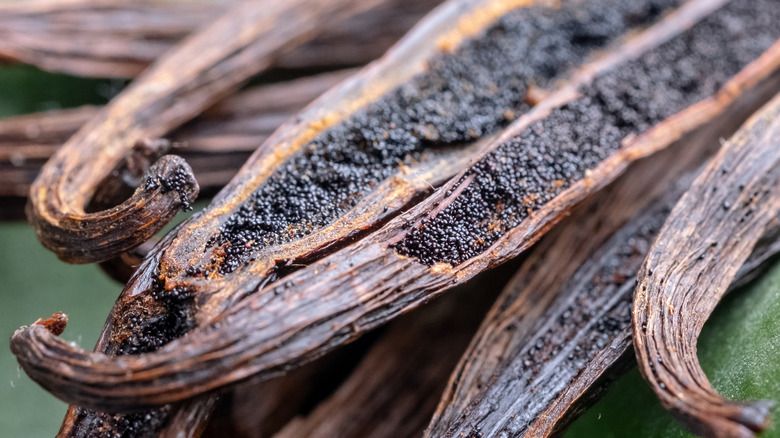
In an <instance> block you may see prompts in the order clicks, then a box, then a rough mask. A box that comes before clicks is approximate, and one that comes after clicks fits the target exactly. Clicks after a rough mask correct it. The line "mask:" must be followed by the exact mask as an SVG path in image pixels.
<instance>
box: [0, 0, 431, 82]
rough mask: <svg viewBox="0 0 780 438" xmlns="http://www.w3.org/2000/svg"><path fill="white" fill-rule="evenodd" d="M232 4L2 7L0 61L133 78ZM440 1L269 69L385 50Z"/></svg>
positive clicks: (291, 55) (342, 26) (387, 16)
mask: <svg viewBox="0 0 780 438" xmlns="http://www.w3.org/2000/svg"><path fill="white" fill-rule="evenodd" d="M235 3H236V1H235V0H231V1H217V2H204V1H177V2H171V1H165V0H37V1H24V2H13V3H9V4H0V60H4V61H19V62H24V63H27V64H32V65H35V66H37V67H40V68H42V69H45V70H49V71H56V72H63V73H68V74H72V75H77V76H89V77H110V78H118V77H122V78H133V77H136V76H138V75H140V74H141V73H142V72H143V71H144V70H145V69H146V68H147V67H148V66H149V65H150V64H151V63H152V62H154V61H155V60H156V59H157V58H159V57H160V56H162V55H163V54H165V52H167V51H168V50H170V49H171V48H172V47H173V46H175V45H176V44H178V43H179V42H180V41H181V40H183V39H184V38H185V37H186V36H187V35H189V34H190V33H192V32H194V31H197V30H198V29H199V28H201V27H204V26H206V25H208V24H210V23H211V22H212V21H213V20H214V19H215V18H216V17H219V16H220V15H221V14H222V13H224V12H225V11H227V10H228V9H229V7H230V6H232V5H233V4H235ZM438 3H440V1H439V0H390V1H388V2H386V3H385V4H384V5H382V6H381V7H378V8H374V9H372V10H369V11H365V12H363V13H360V14H357V15H356V16H355V17H354V18H353V19H350V20H348V21H346V22H343V23H339V24H338V25H336V24H334V23H325V25H326V28H325V29H323V31H322V34H321V35H319V36H318V37H317V38H315V39H313V40H312V41H310V42H307V43H304V44H303V45H301V46H300V47H297V48H295V49H293V50H291V51H288V52H284V53H281V54H279V56H278V57H276V58H275V59H274V60H273V61H272V62H273V66H272V68H281V69H300V70H312V69H324V68H328V69H333V68H340V67H345V66H359V65H363V64H366V63H368V62H370V61H372V60H374V59H376V58H378V57H379V56H381V55H382V53H384V51H385V50H387V48H388V47H390V46H391V45H392V44H393V43H394V42H395V41H396V40H397V39H398V38H400V37H401V36H402V35H403V34H404V33H405V32H406V31H407V30H409V29H410V28H411V27H412V26H413V25H414V23H416V22H417V20H419V19H420V18H421V17H422V16H423V15H425V13H427V12H428V11H429V10H431V9H432V8H433V7H434V6H436V5H437V4H438Z"/></svg>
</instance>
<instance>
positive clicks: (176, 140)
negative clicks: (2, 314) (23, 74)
mask: <svg viewBox="0 0 780 438" xmlns="http://www.w3.org/2000/svg"><path fill="white" fill-rule="evenodd" d="M351 73H353V71H352V70H343V71H335V72H330V73H322V74H318V75H312V76H308V77H304V78H301V79H294V80H291V81H285V82H278V83H272V84H269V85H261V86H256V87H252V88H249V89H246V90H243V91H241V92H238V93H236V94H235V95H233V96H230V97H227V98H226V99H225V100H224V101H222V102H220V103H218V104H216V105H215V106H213V107H211V108H209V109H207V110H206V111H204V113H203V114H201V115H199V116H198V117H196V118H195V119H193V120H192V121H190V122H188V123H186V124H184V125H183V126H182V127H180V128H177V129H175V130H174V131H172V132H169V133H167V134H165V138H166V139H167V140H168V141H169V142H170V148H171V150H172V151H175V152H176V153H178V154H180V155H181V156H182V157H183V158H184V159H185V160H186V161H187V163H189V164H190V165H191V167H192V170H193V173H194V174H195V177H196V179H197V181H198V184H199V186H200V189H201V191H205V192H207V193H210V194H214V193H216V192H217V191H218V190H219V189H221V188H222V187H223V186H224V185H225V184H226V183H227V182H228V181H230V178H232V177H233V175H234V174H235V173H236V172H237V171H238V169H239V168H240V167H241V165H242V164H243V163H244V162H245V161H246V160H247V158H249V155H251V153H252V152H254V150H255V149H256V148H257V145H259V144H261V143H262V142H263V141H265V140H266V139H267V138H268V137H269V136H270V135H271V134H272V133H273V131H274V130H276V128H278V127H279V126H280V125H281V124H282V123H284V121H286V120H287V119H289V118H290V117H292V116H293V115H294V114H295V113H296V112H298V111H299V110H301V109H302V108H304V107H305V106H306V105H307V104H308V103H310V102H311V101H312V100H314V99H315V98H316V97H318V96H319V95H320V94H322V93H323V92H325V91H326V90H328V89H329V88H331V87H333V86H335V85H336V84H338V83H339V82H341V81H343V80H344V79H346V78H347V77H349V75H350V74H351ZM100 111H101V109H100V108H99V107H95V106H84V107H79V108H74V109H66V110H59V111H46V112H42V113H36V114H29V115H23V116H17V117H10V118H7V119H3V120H0V196H15V197H26V196H27V195H28V194H29V191H30V186H31V185H32V183H33V181H34V179H35V177H36V176H37V175H38V173H39V172H40V169H41V167H42V166H43V164H44V163H45V162H46V160H48V159H49V158H50V157H51V156H52V155H53V154H54V153H55V152H56V151H57V148H59V147H60V146H61V145H62V144H63V143H65V142H66V141H67V140H68V138H70V137H71V136H72V135H73V134H75V133H76V132H77V131H78V130H79V128H81V127H82V126H84V125H85V124H86V123H87V122H88V121H89V120H90V119H92V118H94V117H95V116H96V115H97V114H98V113H99V112H100ZM128 164H129V163H120V165H119V166H118V167H119V169H117V173H119V174H120V175H119V176H118V177H117V176H116V175H111V176H109V180H110V181H111V182H112V183H113V182H114V180H115V181H116V183H119V184H123V185H124V190H122V191H120V193H119V195H120V197H119V198H118V199H117V194H116V193H107V194H106V195H107V196H106V197H109V196H108V195H111V196H110V199H105V200H102V202H101V203H103V204H108V205H111V203H117V202H121V201H122V198H121V195H122V194H124V195H125V196H128V195H129V194H131V193H132V190H133V189H135V187H137V186H138V185H141V184H142V183H143V176H144V170H145V168H144V167H141V166H128ZM128 191H129V193H125V192H128ZM95 196H97V197H100V196H101V193H100V191H99V192H98V194H96V195H95ZM94 201H95V199H94V197H93V200H92V202H94Z"/></svg>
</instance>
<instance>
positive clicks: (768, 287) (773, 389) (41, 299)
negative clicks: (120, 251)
mask: <svg viewBox="0 0 780 438" xmlns="http://www.w3.org/2000/svg"><path fill="white" fill-rule="evenodd" d="M121 85H122V82H118V81H109V80H85V79H78V78H72V77H68V76H64V75H53V74H48V73H44V72H41V71H38V70H36V69H33V68H30V67H2V68H0V118H2V117H7V116H10V115H15V114H24V113H29V112H34V111H42V110H46V109H55V108H64V107H72V106H77V105H81V104H88V103H89V104H100V103H104V102H105V101H106V100H107V99H108V98H110V97H111V95H113V94H115V93H116V92H117V90H118V89H119V88H120V87H121ZM120 291H121V285H119V284H118V283H116V282H113V281H111V280H109V279H108V278H107V277H105V276H104V275H103V273H102V272H101V271H100V270H99V269H98V268H97V267H96V266H72V265H66V264H64V263H62V262H60V261H59V260H57V258H56V257H55V256H54V255H53V254H52V253H50V252H48V251H46V250H45V249H43V248H42V247H41V245H40V244H39V243H38V242H37V240H36V238H35V234H34V233H33V231H32V229H31V228H30V227H29V226H28V225H27V224H25V223H21V222H16V223H8V222H5V223H2V222H0V332H2V334H3V337H2V342H0V437H46V436H53V435H54V434H55V433H56V431H57V430H58V428H59V424H60V421H61V420H62V416H63V414H64V412H65V404H64V403H62V402H60V401H58V400H57V399H55V398H54V397H52V396H50V395H48V394H47V393H46V392H44V391H43V390H41V389H40V388H39V387H38V386H37V385H36V384H34V383H33V382H31V381H30V380H29V379H28V378H27V377H26V376H25V375H24V373H21V372H20V371H19V368H18V366H17V364H16V361H15V360H14V358H13V356H12V355H11V353H10V351H9V348H8V338H9V337H10V336H11V334H12V333H13V331H14V330H15V329H17V328H19V326H21V325H24V324H30V323H32V322H33V321H35V320H36V319H37V318H39V317H46V316H49V315H51V314H52V313H54V312H57V311H63V312H65V313H67V314H68V315H69V317H70V321H69V323H68V328H67V329H66V331H65V333H64V334H63V336H64V338H65V339H67V340H69V341H74V342H76V343H78V344H79V345H81V346H82V347H84V348H87V349H91V348H92V346H93V345H94V343H95V342H96V341H97V336H98V333H99V332H100V330H101V328H102V326H103V323H104V321H105V318H106V316H107V315H108V311H109V309H110V308H111V305H112V304H113V302H114V300H115V299H116V297H117V296H118V294H119V292H120ZM778 315H780V263H778V264H776V265H775V266H774V267H773V268H772V269H770V270H769V272H768V273H767V274H765V275H764V276H763V277H762V278H760V279H759V280H757V281H755V282H754V283H753V284H751V285H750V286H748V287H746V288H744V289H742V290H740V291H737V292H735V293H733V294H731V295H730V296H729V297H727V298H726V299H725V300H724V302H723V303H721V305H720V306H719V307H718V309H717V311H716V313H715V315H713V317H712V319H711V320H710V322H708V323H707V326H706V327H705V331H704V333H703V335H702V338H701V340H700V343H699V350H700V359H701V361H702V365H703V367H704V370H705V371H706V372H707V375H708V376H709V377H710V379H711V380H712V381H713V383H714V385H715V387H716V388H717V389H718V390H719V391H721V393H722V394H724V395H726V396H727V397H731V398H736V399H758V398H769V399H775V400H780V318H778ZM775 411H777V410H775ZM774 414H775V416H777V412H774ZM681 436H689V435H687V434H686V433H685V432H683V431H682V429H680V427H679V426H678V425H677V424H676V423H675V422H674V421H673V420H672V419H671V417H670V416H669V415H668V414H667V413H666V412H665V411H664V410H663V409H662V408H661V406H660V405H659V404H658V402H657V401H656V400H655V398H654V396H653V394H652V392H651V391H650V390H649V388H648V387H647V385H646V384H645V383H644V382H643V381H642V379H641V377H640V376H639V373H638V372H637V371H636V370H635V369H634V370H633V371H631V372H630V373H628V374H627V375H626V376H624V377H623V378H622V379H620V380H619V381H618V382H617V383H616V384H615V385H614V386H613V387H612V388H611V389H610V391H609V392H608V393H607V395H606V396H605V398H604V399H603V400H601V401H600V402H599V403H598V404H597V405H596V406H594V407H593V408H592V409H591V410H590V411H588V413H586V415H584V416H583V417H582V418H581V419H580V420H578V421H577V422H576V423H575V424H574V425H573V426H572V428H571V429H570V430H569V432H568V433H567V437H681ZM764 436H766V437H780V432H778V429H776V428H773V429H771V430H770V431H768V432H767V433H765V434H764Z"/></svg>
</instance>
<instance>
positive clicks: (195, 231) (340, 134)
mask: <svg viewBox="0 0 780 438" xmlns="http://www.w3.org/2000/svg"><path fill="white" fill-rule="evenodd" d="M605 2H606V3H605ZM677 3H678V1H676V0H637V1H635V2H630V3H626V2H623V1H617V0H589V1H588V2H587V3H584V4H583V3H580V2H572V3H566V7H565V8H559V7H558V6H557V5H550V4H548V3H547V2H539V3H533V4H527V3H526V2H525V1H518V2H504V1H496V0H482V1H474V0H459V1H453V2H450V3H447V4H445V5H443V6H442V7H441V8H439V9H438V10H437V11H436V12H434V13H433V14H432V15H431V16H429V17H428V18H427V19H425V20H424V21H423V22H421V23H420V25H419V26H418V27H417V28H416V29H415V30H414V31H412V32H411V33H410V34H409V35H408V36H407V37H406V38H404V40H402V41H401V42H400V43H399V44H398V45H397V46H396V47H395V48H394V49H392V50H391V51H390V52H388V54H387V55H386V56H385V57H384V58H383V59H382V60H380V61H378V62H377V63H375V64H373V65H371V66H369V67H367V68H366V69H364V70H363V71H362V72H361V73H359V74H358V75H356V76H355V77H353V78H352V79H350V80H348V81H346V82H345V83H343V84H342V85H340V86H339V87H337V88H335V89H333V90H332V91H330V92H328V93H326V94H325V95H324V96H323V97H322V98H320V99H319V100H318V101H317V102H315V103H313V104H312V105H310V106H309V107H308V108H307V109H306V110H305V111H304V112H303V113H301V114H300V115H299V116H298V117H297V118H296V119H294V120H291V121H290V122H289V123H287V124H286V125H285V126H283V127H281V128H280V129H279V130H278V131H277V132H276V133H275V134H274V135H273V136H272V137H271V138H270V139H269V140H268V141H267V142H266V144H265V145H264V146H262V147H261V148H260V149H259V150H258V151H257V152H256V153H255V155H254V156H253V157H252V158H251V159H250V160H249V162H248V163H247V164H246V165H245V166H244V168H243V169H242V170H241V172H240V173H239V174H238V175H237V177H236V178H235V179H234V180H233V182H232V183H231V184H230V185H228V186H227V187H226V188H225V189H224V190H223V191H222V192H221V193H220V194H219V195H218V196H217V197H216V199H215V201H214V203H213V204H212V205H211V206H210V207H209V208H208V209H207V210H206V211H204V212H203V214H201V215H199V216H196V217H195V218H193V219H192V220H190V221H188V222H187V223H185V224H184V225H182V226H181V227H180V228H179V229H178V230H177V232H175V233H173V234H172V235H171V236H169V239H168V240H167V241H165V242H163V243H161V244H160V245H159V246H158V247H157V248H158V249H157V250H156V251H155V252H153V253H152V254H151V255H150V256H149V257H148V258H147V260H146V262H145V263H144V264H143V265H142V266H141V268H139V272H138V274H137V275H136V276H135V277H134V279H132V280H131V282H130V284H129V285H128V287H127V288H126V289H125V291H124V292H123V295H122V296H121V297H120V299H119V301H118V302H117V305H116V306H115V308H114V309H113V310H112V314H111V315H110V317H109V321H108V323H107V325H106V329H105V330H104V332H103V335H102V337H101V340H100V342H99V344H98V347H97V350H98V351H101V352H103V353H107V354H119V355H126V354H138V353H144V352H149V351H154V350H156V349H158V348H160V347H161V346H163V345H164V344H165V343H167V342H169V341H171V340H172V339H175V338H177V337H179V336H182V335H183V334H185V333H187V332H189V331H190V330H192V329H193V328H195V327H196V326H198V325H202V324H206V323H207V322H208V321H211V320H212V319H213V318H215V317H216V316H217V315H219V314H220V313H221V312H223V311H225V309H228V308H230V307H231V306H233V305H235V304H236V303H238V302H240V301H241V300H243V299H244V298H245V297H246V296H247V295H250V294H256V295H257V294H258V291H259V289H261V288H263V287H264V286H267V285H268V284H270V283H273V282H275V281H277V280H278V279H279V278H280V277H283V276H285V275H287V274H289V273H290V272H292V271H295V270H297V269H300V268H301V267H303V266H306V265H308V264H311V263H314V262H315V261H317V260H319V259H321V258H323V257H325V256H327V255H328V254H331V253H333V252H335V251H337V250H339V249H340V248H342V247H344V246H347V245H349V244H351V243H352V242H354V241H356V240H359V239H361V238H362V237H363V236H366V235H368V234H370V233H371V232H372V231H373V230H375V229H377V228H379V227H381V226H382V225H383V224H385V223H386V222H387V221H388V220H390V219H392V218H393V217H394V216H396V215H398V214H399V213H400V212H401V211H403V210H404V209H406V208H408V207H409V206H410V205H413V204H415V203H416V202H418V200H419V199H420V198H421V197H423V196H425V195H426V194H427V193H429V192H430V191H431V190H432V189H433V188H434V186H436V185H438V184H440V183H442V182H443V181H445V180H446V179H447V178H448V177H450V176H451V175H453V174H455V173H457V172H458V171H460V170H461V169H463V168H465V167H466V166H467V165H468V163H469V161H470V160H472V159H474V158H475V157H477V156H478V150H479V148H480V147H481V146H482V145H483V144H484V143H487V142H488V140H489V139H490V138H491V136H493V135H495V134H496V133H497V132H498V131H499V130H500V129H501V128H502V127H504V126H506V125H508V124H509V123H511V121H512V120H514V119H515V118H517V117H518V115H519V114H522V113H523V112H525V111H527V110H528V109H529V108H530V107H531V106H532V105H534V104H535V103H537V102H538V101H539V99H540V98H543V96H544V95H545V93H539V92H538V90H539V89H538V88H534V87H533V86H532V84H537V85H547V86H549V87H551V88H555V87H556V82H555V81H556V80H557V79H560V80H564V81H565V80H567V79H569V78H570V77H571V74H572V71H573V69H575V68H576V67H578V66H579V65H581V64H582V63H583V62H585V61H586V60H587V59H588V58H589V57H590V56H591V55H592V54H593V53H594V51H596V50H598V49H601V48H603V47H606V46H609V45H611V44H614V43H617V42H618V41H619V40H620V39H621V38H622V37H623V36H624V35H625V34H626V33H627V32H629V31H631V30H634V29H641V28H643V27H644V26H646V25H648V24H650V23H652V22H654V21H655V20H656V19H657V18H658V16H659V15H660V14H661V13H663V12H664V11H666V10H669V9H671V8H673V7H674V6H676V5H677ZM605 4H606V5H608V6H610V8H607V9H609V10H610V11H611V12H610V14H611V17H612V19H611V21H610V22H609V26H607V27H606V28H604V27H603V26H602V24H603V16H602V12H603V11H604V10H605ZM583 5H584V6H587V9H583V8H582V6H583ZM612 6H614V7H612ZM585 12H586V13H585ZM529 18H530V19H533V20H536V21H538V22H539V23H540V24H541V26H540V27H535V26H531V27H530V28H528V27H525V24H526V23H527V21H526V20H527V19H529ZM560 23H570V25H568V26H560V25H559V24H560ZM484 29H487V31H485V32H481V30H484ZM491 29H492V30H491ZM605 29H607V30H608V33H607V34H606V35H605V34H604V30H605ZM591 34H593V35H592V36H594V38H590V37H589V35H591ZM542 36H544V38H541V37H542ZM548 38H552V39H548ZM537 44H541V46H537ZM549 44H552V45H553V46H556V47H559V48H560V49H561V53H562V56H560V57H556V58H549V57H547V56H546V55H545V56H540V57H537V58H536V59H535V61H534V62H533V63H528V62H525V63H520V62H517V60H518V59H522V60H524V61H527V58H528V56H529V55H530V54H533V53H539V54H541V53H542V52H543V51H544V49H545V48H546V47H549ZM487 49H489V50H487ZM488 54H489V55H490V56H489V58H490V59H491V62H490V63H489V64H485V63H483V62H482V61H483V60H482V59H480V56H486V55H488ZM455 73H457V74H455ZM453 74H455V77H453ZM497 84H498V85H501V86H496V85H497ZM504 85H506V87H505V86H504ZM453 89H457V90H458V92H457V93H453V92H452V90H453ZM534 90H536V91H534ZM453 96H458V99H453ZM540 96H542V97H540ZM474 103H479V104H480V105H481V106H475V105H474ZM399 107H400V108H401V109H402V110H400V111H397V109H398V108H399ZM403 114H406V115H410V114H411V115H412V116H413V117H412V120H404V119H403V118H402V119H400V120H399V123H396V122H395V121H394V120H398V119H397V118H398V117H402V115H403ZM475 114H481V115H480V116H478V117H475ZM415 118H416V119H415ZM401 122H402V123H401ZM366 124H368V125H369V126H366ZM394 124H395V126H393V125H394ZM385 138H387V140H383V139H385ZM410 145H412V146H414V149H412V150H406V149H404V148H405V147H408V146H410ZM475 154H476V155H475ZM331 189H332V190H331ZM291 192H292V193H291ZM342 195H344V197H342ZM311 196H315V198H314V200H316V201H317V202H311V201H312V199H311V198H310V197H311ZM266 205H268V206H269V207H271V208H265V206H266ZM312 207H316V208H314V210H313V211H312ZM301 210H302V211H303V213H301ZM290 212H292V213H290ZM269 215H270V217H269ZM274 215H276V216H274ZM242 224H243V225H242ZM244 225H246V226H247V228H246V230H247V231H249V232H247V233H244V232H243V231H242V230H243V228H242V227H243V226H244ZM174 235H175V236H174ZM204 249H205V251H204ZM263 294H264V292H263ZM258 299H259V295H258ZM318 356H319V355H318ZM286 369H288V367H283V368H282V369H281V370H286ZM281 370H276V371H274V373H273V374H274V375H276V374H278V372H280V371H281ZM266 377H267V376H266ZM101 407H105V408H107V409H113V408H111V407H109V406H108V405H101ZM144 415H151V418H152V419H153V420H151V421H147V422H146V423H147V424H149V428H150V429H152V430H157V429H155V428H157V427H159V425H160V424H162V423H163V421H164V420H162V419H165V418H170V416H171V415H175V416H176V418H180V417H179V416H183V417H184V418H187V417H189V414H188V413H186V412H183V411H182V410H177V411H176V412H175V413H174V412H172V411H171V408H170V407H163V408H161V409H155V410H150V411H145V413H142V414H138V413H136V414H131V415H109V414H106V413H102V412H97V411H92V410H89V409H84V408H75V407H74V408H71V409H70V410H69V414H68V417H67V420H66V424H65V426H64V429H63V432H62V433H63V435H66V434H83V433H88V431H89V430H94V429H96V428H100V429H102V430H114V428H120V429H123V428H126V427H128V425H131V426H133V427H135V426H134V425H136V424H137V421H138V420H137V419H138V418H144Z"/></svg>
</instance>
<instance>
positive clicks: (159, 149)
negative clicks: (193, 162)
mask: <svg viewBox="0 0 780 438" xmlns="http://www.w3.org/2000/svg"><path fill="white" fill-rule="evenodd" d="M381 1H382V0H371V1H368V2H366V1H362V2H357V1H354V0H328V1H312V0H293V1H287V2H255V1H247V2H243V3H239V4H236V5H235V6H233V7H232V8H230V9H229V10H228V12H226V13H225V14H224V15H223V16H222V17H220V18H219V19H218V20H216V21H215V22H214V23H213V24H212V25H210V26H208V27H207V28H205V29H204V30H202V31H200V32H198V33H197V34H195V35H193V36H191V37H189V38H188V39H187V40H186V41H185V42H183V43H182V45H181V46H180V47H177V48H176V49H175V50H173V51H172V52H170V53H168V54H166V55H165V56H164V57H163V58H161V59H160V60H159V61H158V62H157V63H155V64H154V65H153V66H152V67H150V69H149V70H147V71H146V72H145V73H144V75H142V76H141V77H139V78H138V79H137V80H136V81H135V82H134V83H133V84H132V85H131V86H130V87H128V88H127V89H125V90H124V91H123V92H122V93H120V95H119V96H117V97H116V98H115V99H114V100H113V101H112V102H111V103H110V104H109V105H108V106H107V107H106V108H104V109H103V110H102V111H101V112H100V113H99V114H98V115H97V116H96V117H95V118H93V119H91V120H90V122H89V123H87V125H85V126H84V127H82V128H81V129H80V130H79V131H78V132H77V133H76V134H75V135H74V136H73V137H71V138H70V140H69V141H68V142H67V143H65V145H63V146H62V147H61V148H60V149H58V151H57V153H56V154H55V155H54V156H53V157H52V159H51V160H50V161H49V162H48V163H47V164H46V165H45V166H44V167H43V170H42V171H41V174H40V175H39V176H38V178H37V179H36V180H35V182H34V183H33V186H32V188H31V189H30V202H29V203H28V219H29V220H30V222H31V224H32V225H33V226H34V227H35V229H36V232H37V235H38V238H39V240H40V241H41V243H43V245H44V246H46V247H47V248H48V249H50V250H52V251H53V252H55V254H57V256H58V257H60V258H61V259H63V260H65V261H68V262H71V263H89V262H96V261H102V260H107V259H109V258H112V257H113V256H116V255H118V254H120V253H122V252H124V251H127V250H129V249H131V248H133V247H135V246H137V245H139V244H140V243H143V242H144V241H146V240H147V239H148V238H149V237H151V236H153V235H154V234H155V233H157V232H158V231H159V230H160V229H162V227H163V226H164V225H165V224H166V223H167V222H168V221H170V219H171V218H172V217H173V216H174V215H175V214H176V213H177V212H178V210H179V209H181V208H186V207H188V206H189V203H190V202H191V201H192V200H193V199H194V197H195V196H196V195H197V191H198V186H197V183H196V181H195V179H194V176H193V174H192V170H191V169H190V167H189V165H187V164H186V163H185V162H184V160H183V159H181V158H180V157H177V156H174V155H169V156H163V157H162V158H160V160H159V161H158V162H157V163H155V164H154V165H153V166H152V167H151V168H150V169H149V171H148V173H147V176H146V178H145V182H144V184H143V185H142V186H141V187H139V188H138V189H136V191H135V192H134V193H133V195H132V196H131V197H130V198H129V199H128V200H126V201H125V202H123V203H122V204H120V205H118V206H115V207H113V208H110V209H106V210H102V211H98V212H86V211H85V208H86V207H87V204H89V202H90V199H91V197H92V195H93V194H94V192H95V190H96V189H97V187H99V185H100V184H101V183H102V181H103V180H104V179H105V178H106V177H108V176H109V175H110V172H111V171H112V170H114V169H115V168H116V167H117V165H118V164H119V163H120V161H121V160H123V159H128V155H131V154H133V153H134V151H136V150H141V155H149V156H158V155H162V154H163V153H164V151H165V147H164V144H162V143H160V142H157V141H150V139H155V138H158V137H159V136H161V135H164V134H165V133H166V132H168V131H170V130H171V129H173V128H175V127H177V126H179V125H181V124H182V123H183V122H185V121H187V120H189V119H191V118H193V117H194V116H196V115H197V114H198V113H200V112H201V111H202V110H203V109H205V108H206V107H208V106H209V105H211V104H213V103H214V102H215V101H218V100H219V99H220V98H221V97H224V96H225V95H226V94H228V93H229V92H231V91H233V90H234V89H235V88H236V87H238V86H239V85H240V84H241V83H242V82H243V81H244V80H246V79H247V78H249V77H250V76H252V75H254V74H256V73H258V72H259V71H262V70H263V69H265V68H267V67H268V66H269V65H270V63H271V60H272V59H273V58H274V57H275V56H276V55H277V54H279V53H281V52H282V51H284V50H287V49H289V48H291V47H294V46H296V45H299V44H300V43H301V42H303V41H305V40H307V39H310V38H311V37H313V36H314V35H315V34H316V33H317V32H318V31H319V30H321V28H322V27H323V24H322V23H324V22H327V21H331V20H333V21H336V20H339V19H344V18H346V17H349V16H350V15H353V14H355V13H357V12H360V11H363V10H366V9H368V8H370V7H372V6H374V5H376V4H377V3H380V2H381ZM117 222H119V223H122V226H121V227H117V226H116V223H117Z"/></svg>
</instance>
